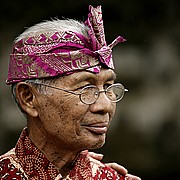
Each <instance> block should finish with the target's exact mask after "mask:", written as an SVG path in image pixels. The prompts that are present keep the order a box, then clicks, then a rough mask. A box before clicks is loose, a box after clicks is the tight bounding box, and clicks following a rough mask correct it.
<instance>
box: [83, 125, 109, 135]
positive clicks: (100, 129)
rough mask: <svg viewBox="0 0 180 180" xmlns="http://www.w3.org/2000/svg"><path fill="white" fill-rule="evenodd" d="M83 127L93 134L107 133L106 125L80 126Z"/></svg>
mask: <svg viewBox="0 0 180 180" xmlns="http://www.w3.org/2000/svg"><path fill="white" fill-rule="evenodd" d="M82 126H83V127H85V128H86V129H88V130H89V131H91V132H92V133H95V134H104V133H107V130H108V123H107V122H105V123H95V124H88V125H85V124H84V125H82Z"/></svg>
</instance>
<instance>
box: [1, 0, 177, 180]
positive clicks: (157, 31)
mask: <svg viewBox="0 0 180 180" xmlns="http://www.w3.org/2000/svg"><path fill="white" fill-rule="evenodd" d="M89 4H91V5H93V6H97V5H102V8H103V19H104V25H105V32H106V39H107V42H108V43H111V41H112V40H114V38H116V37H117V36H118V35H122V36H123V37H124V38H127V39H128V41H127V42H126V43H123V44H120V45H118V46H116V47H115V48H114V52H113V54H114V60H115V66H116V72H117V74H118V79H117V81H119V82H122V83H123V84H124V85H125V87H127V88H128V89H129V92H128V93H126V94H125V98H124V99H123V100H122V101H121V102H119V103H118V107H117V112H116V116H115V118H114V121H113V122H112V125H111V128H110V130H109V133H108V137H107V143H106V145H105V146H104V147H103V148H101V149H99V150H97V152H101V153H104V155H105V157H104V162H107V161H115V162H118V163H120V164H122V165H124V166H125V167H126V168H127V169H128V170H129V172H130V173H132V174H136V175H138V176H140V177H141V178H142V179H144V180H152V179H153V180H159V179H164V180H166V179H173V180H176V179H177V180H178V179H180V110H179V107H180V21H179V19H180V1H179V0H169V1H168V0H136V1H130V0H126V1H120V0H104V1H101V0H99V1H97V0H96V1H95V0H94V1H86V0H79V1H72V0H66V1H62V0H51V1H45V0H44V1H42V0H39V1H38V0H37V1H33V0H32V1H22V0H15V1H2V2H1V5H0V12H1V15H0V81H1V83H0V154H2V153H4V152H6V151H7V150H9V149H10V148H12V147H14V145H15V144H16V141H17V139H18V137H19V134H20V132H21V130H22V128H23V127H24V126H25V124H26V122H25V119H24V118H23V116H22V115H21V113H20V111H19V110H18V108H17V107H16V105H15V103H14V101H13V99H12V97H11V92H10V87H9V86H7V85H6V84H5V80H6V77H7V69H8V61H9V53H10V51H11V45H12V42H13V40H14V38H15V37H16V36H17V35H18V34H20V33H22V32H23V31H24V29H25V28H26V27H29V26H31V25H34V24H35V23H38V22H40V21H43V20H48V19H50V18H54V17H58V18H60V19H61V18H62V17H65V18H75V19H78V20H85V19H86V18H87V13H88V5H89Z"/></svg>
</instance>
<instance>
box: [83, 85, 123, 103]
mask: <svg viewBox="0 0 180 180" xmlns="http://www.w3.org/2000/svg"><path fill="white" fill-rule="evenodd" d="M100 92H102V91H99V89H98V88H97V87H95V86H87V87H85V88H84V89H82V91H81V95H80V99H81V101H82V102H84V103H85V104H93V103H95V102H96V100H97V99H98V97H99V94H100ZM105 93H106V96H107V97H108V98H109V99H110V100H111V101H112V102H118V101H120V100H121V99H122V98H123V95H124V87H123V86H122V85H121V84H116V85H112V86H109V87H108V88H107V89H106V90H105Z"/></svg>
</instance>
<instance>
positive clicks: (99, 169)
mask: <svg viewBox="0 0 180 180" xmlns="http://www.w3.org/2000/svg"><path fill="white" fill-rule="evenodd" d="M89 159H90V164H91V168H92V176H93V179H95V180H99V179H106V180H112V179H116V180H118V179H119V180H124V179H125V177H124V176H121V175H120V174H118V173H117V172H116V171H115V170H113V169H112V168H110V167H108V166H107V165H106V164H104V163H102V162H100V161H98V160H96V159H93V158H92V157H89Z"/></svg>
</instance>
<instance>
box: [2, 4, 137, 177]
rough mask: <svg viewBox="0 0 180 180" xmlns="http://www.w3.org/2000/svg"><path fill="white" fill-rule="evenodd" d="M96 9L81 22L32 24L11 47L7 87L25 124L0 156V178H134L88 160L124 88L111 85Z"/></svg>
mask: <svg viewBox="0 0 180 180" xmlns="http://www.w3.org/2000/svg"><path fill="white" fill-rule="evenodd" d="M123 41H124V39H123V38H122V37H120V36H119V37H118V38H117V39H115V40H114V41H113V43H111V44H110V45H108V46H107V44H106V41H105V35H104V27H103V21H102V13H101V7H100V6H99V7H97V8H93V7H92V6H90V13H89V15H88V19H87V21H86V22H85V23H81V22H78V21H75V20H52V21H46V22H42V23H39V24H37V25H35V26H33V27H31V28H29V29H27V30H26V31H25V32H24V33H22V34H21V35H20V36H19V37H18V38H17V39H16V41H15V44H14V46H13V50H12V54H11V57H10V64H9V73H8V79H7V84H11V85H12V93H13V96H14V98H15V100H16V102H17V104H18V106H19V108H20V110H21V111H22V113H23V114H24V115H25V117H26V118H27V128H25V129H24V130H23V131H22V133H21V135H20V138H19V140H18V142H17V145H16V147H15V148H14V149H12V150H11V151H9V152H7V153H6V154H4V155H2V156H1V157H0V178H1V179H34V180H35V179H42V180H45V179H47V180H49V179H72V180H78V179H81V180H83V179H85V180H87V179H96V180H99V179H122V180H123V179H139V178H137V177H135V176H131V175H122V174H123V173H124V170H123V169H121V168H120V169H121V170H120V171H121V172H122V174H119V173H118V172H117V171H115V170H113V169H111V168H110V167H109V166H107V165H105V164H103V163H101V162H100V161H99V160H97V159H94V158H92V157H91V156H90V155H89V152H88V150H93V149H97V148H100V147H101V146H103V145H104V143H105V137H106V133H107V130H108V128H109V125H110V122H111V120H112V117H113V116H114V113H115V108H116V102H118V101H120V100H121V99H122V97H123V95H124V92H125V91H126V89H125V88H124V86H123V85H122V84H120V83H116V84H115V83H114V81H115V79H116V75H115V73H114V70H113V69H114V66H113V61H112V54H111V52H112V48H113V46H115V45H116V44H117V43H119V42H123Z"/></svg>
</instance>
